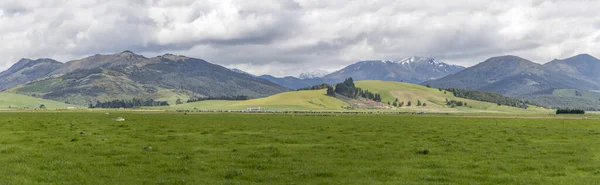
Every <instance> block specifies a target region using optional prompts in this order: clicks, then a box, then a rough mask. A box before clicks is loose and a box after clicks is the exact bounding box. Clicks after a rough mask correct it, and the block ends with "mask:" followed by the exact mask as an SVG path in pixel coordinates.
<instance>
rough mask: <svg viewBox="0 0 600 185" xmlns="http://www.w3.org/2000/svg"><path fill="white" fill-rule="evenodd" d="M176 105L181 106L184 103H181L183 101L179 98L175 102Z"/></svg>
mask: <svg viewBox="0 0 600 185" xmlns="http://www.w3.org/2000/svg"><path fill="white" fill-rule="evenodd" d="M175 104H177V105H181V104H183V101H181V99H179V98H177V101H175Z"/></svg>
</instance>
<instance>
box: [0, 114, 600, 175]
mask: <svg viewBox="0 0 600 185" xmlns="http://www.w3.org/2000/svg"><path fill="white" fill-rule="evenodd" d="M588 116H590V117H589V118H588V119H584V117H582V116H568V117H554V116H552V117H551V116H546V117H539V118H536V117H528V118H523V117H521V118H514V117H512V118H509V117H494V116H488V117H475V116H464V115H462V116H457V115H427V116H416V115H344V116H340V115H335V114H334V115H298V114H297V115H293V114H183V113H178V114H174V113H173V114H168V113H162V114H157V113H126V112H112V113H111V114H109V115H107V114H104V112H79V113H77V112H70V113H49V112H46V113H43V112H38V113H25V112H5V113H0V165H1V166H2V167H1V168H0V184H544V185H545V184H598V182H600V156H599V155H598V154H599V152H600V142H599V141H598V137H599V136H600V124H598V122H599V121H600V120H598V117H596V116H591V115H588ZM115 117H123V118H125V119H126V121H124V122H117V121H114V120H113V118H115ZM82 132H84V134H82Z"/></svg>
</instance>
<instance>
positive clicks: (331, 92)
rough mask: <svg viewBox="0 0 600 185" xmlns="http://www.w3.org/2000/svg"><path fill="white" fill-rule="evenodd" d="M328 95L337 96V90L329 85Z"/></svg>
mask: <svg viewBox="0 0 600 185" xmlns="http://www.w3.org/2000/svg"><path fill="white" fill-rule="evenodd" d="M327 95H329V96H333V97H335V90H333V87H331V86H329V87H327Z"/></svg>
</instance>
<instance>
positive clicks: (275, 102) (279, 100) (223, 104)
mask: <svg viewBox="0 0 600 185" xmlns="http://www.w3.org/2000/svg"><path fill="white" fill-rule="evenodd" d="M325 91H326V90H313V91H292V92H285V93H280V94H276V95H273V96H269V97H266V98H259V99H252V100H246V101H202V102H194V103H186V104H181V105H175V106H171V108H174V109H193V108H197V109H213V110H214V109H216V110H233V109H235V110H244V109H246V108H248V107H261V108H265V109H274V110H341V109H342V107H345V106H348V105H347V104H346V103H344V102H343V101H341V100H339V99H336V98H333V97H330V96H327V95H326V94H327V93H326V92H325Z"/></svg>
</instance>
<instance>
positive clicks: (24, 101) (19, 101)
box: [0, 92, 73, 109]
mask: <svg viewBox="0 0 600 185" xmlns="http://www.w3.org/2000/svg"><path fill="white" fill-rule="evenodd" d="M41 104H44V105H45V106H46V108H47V109H65V108H67V107H70V106H73V105H68V104H65V103H61V102H57V101H52V100H45V99H40V98H34V97H31V96H26V95H20V94H14V93H8V92H0V109H9V107H10V108H11V109H22V108H25V107H27V108H29V109H37V108H40V105H41Z"/></svg>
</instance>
